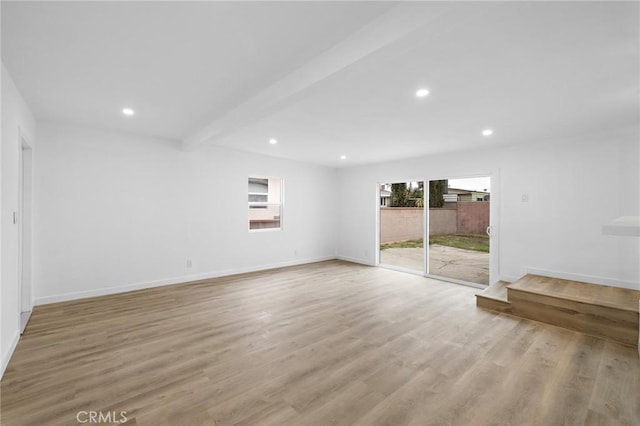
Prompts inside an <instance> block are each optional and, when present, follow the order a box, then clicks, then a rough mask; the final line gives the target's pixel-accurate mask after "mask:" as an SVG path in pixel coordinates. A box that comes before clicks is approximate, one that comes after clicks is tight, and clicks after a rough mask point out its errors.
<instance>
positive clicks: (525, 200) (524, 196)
mask: <svg viewBox="0 0 640 426" xmlns="http://www.w3.org/2000/svg"><path fill="white" fill-rule="evenodd" d="M520 200H521V201H522V202H523V203H528V202H529V194H527V193H526V192H525V193H524V194H522V197H521V198H520Z"/></svg>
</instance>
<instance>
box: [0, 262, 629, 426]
mask: <svg viewBox="0 0 640 426" xmlns="http://www.w3.org/2000/svg"><path fill="white" fill-rule="evenodd" d="M475 293H476V290H475V289H473V288H469V287H464V286H458V285H454V284H450V283H443V282H439V281H435V280H432V279H427V278H423V277H419V276H415V275H410V274H403V273H400V272H396V271H390V270H386V269H381V268H372V267H366V266H362V265H356V264H352V263H348V262H342V261H329V262H321V263H315V264H309V265H301V266H296V267H291V268H282V269H278V270H272V271H265V272H257V273H251V274H243V275H238V276H232V277H223V278H218V279H212V280H203V281H199V282H195V283H188V284H181V285H172V286H167V287H160V288H155V289H149V290H141V291H135V292H129V293H123V294H117V295H110V296H104V297H98V298H91V299H84V300H78V301H71V302H64V303H56V304H51V305H46V306H38V307H36V309H35V310H34V312H33V315H32V318H31V321H30V322H29V325H28V327H27V329H26V331H25V334H24V335H23V336H22V339H21V340H20V342H19V344H18V346H17V348H16V351H15V353H14V356H13V358H12V360H11V362H10V364H9V366H8V368H7V371H6V373H5V376H4V378H3V380H2V383H1V384H0V386H1V387H0V392H1V393H0V396H1V401H0V423H1V424H2V425H3V426H5V425H43V424H46V425H49V424H53V425H57V424H60V425H67V424H77V421H76V418H75V416H76V413H77V412H78V411H81V410H85V411H88V410H95V411H102V412H114V413H119V412H120V411H125V412H126V413H127V418H128V420H129V422H128V423H129V424H140V425H200V424H202V425H212V424H216V425H240V424H244V425H270V424H273V425H283V424H291V425H294V424H295V425H314V426H315V425H351V424H361V425H372V424H380V425H382V424H387V425H429V424H434V425H436V424H438V425H443V424H448V425H468V424H473V425H474V426H482V425H549V424H566V425H582V424H594V425H597V424H621V425H633V426H637V425H638V424H639V420H640V402H639V401H638V398H637V395H640V362H639V361H638V353H637V351H636V350H634V349H633V348H630V347H627V346H624V345H619V344H616V343H613V342H607V341H604V340H600V339H598V338H595V337H590V336H587V335H584V334H581V333H578V332H574V331H569V330H563V329H560V328H557V327H554V326H550V325H546V324H543V323H538V322H534V321H530V320H526V319H522V318H515V317H511V316H508V315H504V314H501V313H497V312H490V311H485V310H482V309H477V308H476V306H475V297H474V295H475Z"/></svg>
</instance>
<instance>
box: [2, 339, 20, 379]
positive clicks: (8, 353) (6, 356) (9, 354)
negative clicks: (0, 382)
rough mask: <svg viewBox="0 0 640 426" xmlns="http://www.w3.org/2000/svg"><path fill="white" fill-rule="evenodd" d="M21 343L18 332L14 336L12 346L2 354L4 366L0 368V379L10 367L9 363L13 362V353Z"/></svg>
mask: <svg viewBox="0 0 640 426" xmlns="http://www.w3.org/2000/svg"><path fill="white" fill-rule="evenodd" d="M19 341H20V333H19V332H18V331H16V333H15V334H14V335H13V339H11V344H10V345H9V348H8V349H7V351H6V352H5V353H3V354H2V365H1V366H0V379H2V377H3V376H4V372H5V370H6V369H7V366H8V365H9V361H11V357H12V356H13V352H14V351H15V350H16V346H18V342H19Z"/></svg>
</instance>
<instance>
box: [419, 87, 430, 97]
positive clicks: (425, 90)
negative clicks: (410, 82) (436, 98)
mask: <svg viewBox="0 0 640 426" xmlns="http://www.w3.org/2000/svg"><path fill="white" fill-rule="evenodd" d="M428 94H429V91H428V90H427V89H418V91H417V92H416V96H417V97H419V98H424V97H425V96H427V95H428Z"/></svg>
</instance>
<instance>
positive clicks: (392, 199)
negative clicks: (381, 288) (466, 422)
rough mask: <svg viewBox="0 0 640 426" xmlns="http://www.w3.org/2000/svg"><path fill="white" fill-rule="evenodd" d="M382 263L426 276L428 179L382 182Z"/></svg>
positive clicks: (380, 211)
mask: <svg viewBox="0 0 640 426" xmlns="http://www.w3.org/2000/svg"><path fill="white" fill-rule="evenodd" d="M379 217H380V220H379V237H380V245H379V260H380V261H379V264H380V266H383V267H388V268H392V269H398V270H402V271H404V272H411V273H414V274H420V275H424V263H425V251H424V182H422V181H407V182H396V183H384V184H382V185H380V203H379Z"/></svg>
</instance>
